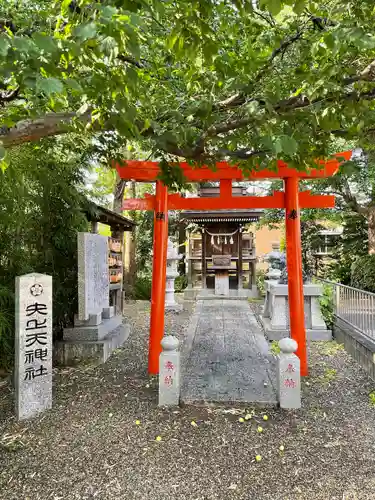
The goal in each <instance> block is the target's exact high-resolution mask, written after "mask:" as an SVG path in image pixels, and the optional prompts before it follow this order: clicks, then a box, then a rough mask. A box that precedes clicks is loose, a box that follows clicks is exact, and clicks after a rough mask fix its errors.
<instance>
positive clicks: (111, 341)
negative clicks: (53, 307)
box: [54, 324, 131, 365]
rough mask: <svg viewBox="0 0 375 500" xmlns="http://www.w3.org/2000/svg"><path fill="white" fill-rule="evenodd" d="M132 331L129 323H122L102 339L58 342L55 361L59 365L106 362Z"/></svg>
mask: <svg viewBox="0 0 375 500" xmlns="http://www.w3.org/2000/svg"><path fill="white" fill-rule="evenodd" d="M130 331H131V327H130V325H129V324H121V325H120V326H118V327H117V328H116V329H115V330H113V331H112V332H111V333H109V334H108V335H107V336H106V337H105V338H103V339H101V340H96V341H90V340H80V341H65V340H64V341H60V342H57V343H56V345H55V349H54V363H55V364H57V365H75V364H78V363H81V362H92V363H96V364H100V363H105V362H106V361H107V359H108V358H109V357H110V355H111V354H112V353H113V351H114V350H115V349H117V348H119V347H121V346H122V345H123V344H124V342H125V341H126V340H127V338H128V337H129V334H130Z"/></svg>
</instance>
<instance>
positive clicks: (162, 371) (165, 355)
mask: <svg viewBox="0 0 375 500" xmlns="http://www.w3.org/2000/svg"><path fill="white" fill-rule="evenodd" d="M161 346H162V348H163V351H162V352H161V354H160V357H159V403H158V404H159V406H178V404H179V402H180V353H179V351H178V346H179V341H178V339H177V337H174V336H173V335H167V336H165V337H163V339H162V341H161Z"/></svg>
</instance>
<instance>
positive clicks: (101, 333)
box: [63, 315, 123, 341]
mask: <svg viewBox="0 0 375 500" xmlns="http://www.w3.org/2000/svg"><path fill="white" fill-rule="evenodd" d="M122 320H123V317H122V316H121V315H118V316H113V317H112V318H110V319H103V321H102V323H101V324H100V325H95V326H78V327H76V328H64V334H63V337H64V340H67V341H80V340H92V341H95V340H101V339H104V337H106V336H107V335H109V334H110V333H111V332H112V331H113V330H115V329H116V328H117V327H119V326H120V325H121V323H122Z"/></svg>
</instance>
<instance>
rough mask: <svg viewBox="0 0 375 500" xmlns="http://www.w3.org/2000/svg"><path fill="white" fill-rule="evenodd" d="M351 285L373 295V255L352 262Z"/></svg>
mask: <svg viewBox="0 0 375 500" xmlns="http://www.w3.org/2000/svg"><path fill="white" fill-rule="evenodd" d="M351 285H352V286H354V287H355V288H359V289H361V290H366V291H367V292H373V293H375V255H364V256H362V257H358V258H357V259H356V260H355V261H354V262H353V264H352V276H351Z"/></svg>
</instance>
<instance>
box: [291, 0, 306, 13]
mask: <svg viewBox="0 0 375 500" xmlns="http://www.w3.org/2000/svg"><path fill="white" fill-rule="evenodd" d="M305 7H306V0H296V1H295V2H294V7H293V10H294V12H295V13H296V14H302V13H303V10H304V8H305Z"/></svg>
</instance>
